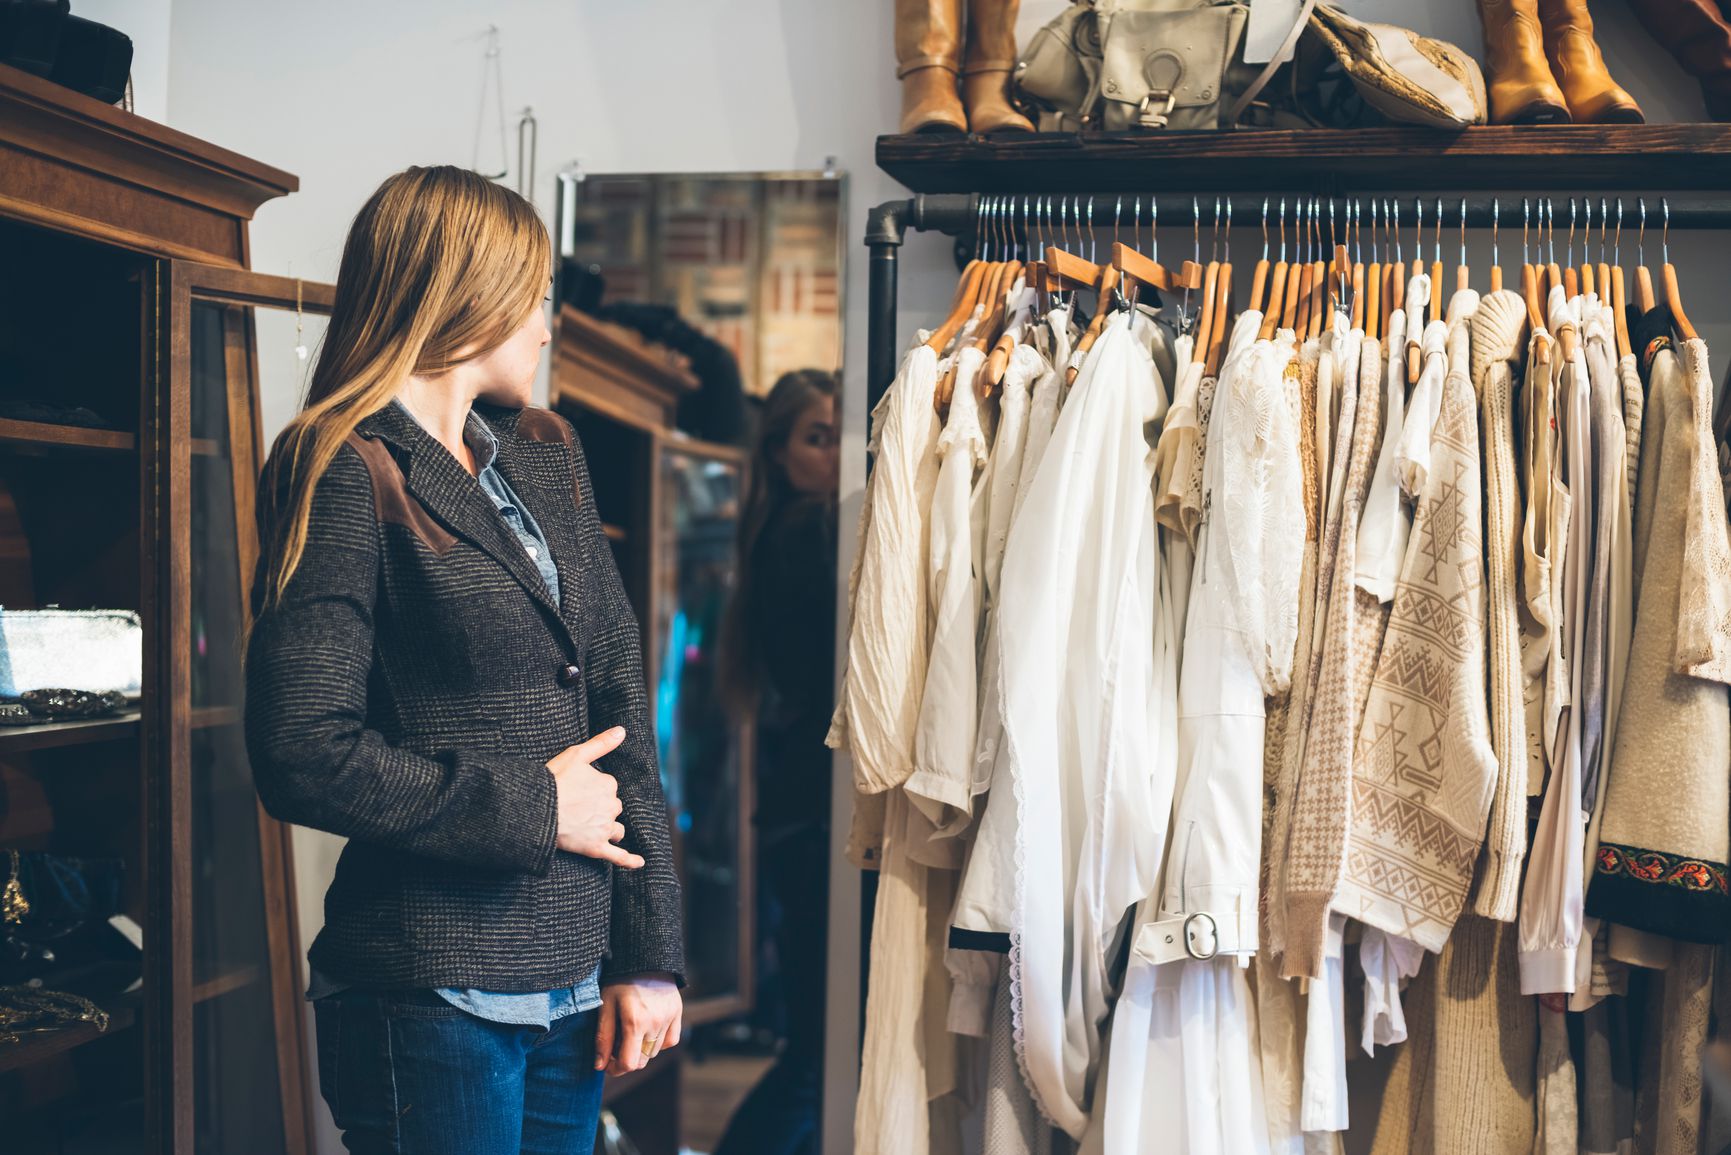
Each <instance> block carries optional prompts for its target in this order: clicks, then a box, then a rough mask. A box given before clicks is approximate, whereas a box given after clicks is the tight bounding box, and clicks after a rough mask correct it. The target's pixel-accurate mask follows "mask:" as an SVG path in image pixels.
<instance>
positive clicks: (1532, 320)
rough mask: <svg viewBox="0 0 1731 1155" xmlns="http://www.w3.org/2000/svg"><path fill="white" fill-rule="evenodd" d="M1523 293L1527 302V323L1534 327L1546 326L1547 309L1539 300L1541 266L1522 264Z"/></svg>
mask: <svg viewBox="0 0 1731 1155" xmlns="http://www.w3.org/2000/svg"><path fill="white" fill-rule="evenodd" d="M1521 295H1522V296H1523V297H1525V298H1526V302H1527V323H1528V324H1529V325H1531V326H1532V327H1533V328H1534V329H1543V328H1544V327H1545V309H1544V306H1543V305H1542V304H1540V302H1539V267H1538V266H1537V265H1522V266H1521Z"/></svg>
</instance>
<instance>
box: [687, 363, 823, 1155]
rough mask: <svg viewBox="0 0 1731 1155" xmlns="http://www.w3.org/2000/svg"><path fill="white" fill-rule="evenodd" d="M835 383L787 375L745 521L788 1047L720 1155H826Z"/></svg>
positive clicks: (743, 600)
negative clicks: (823, 1098)
mask: <svg viewBox="0 0 1731 1155" xmlns="http://www.w3.org/2000/svg"><path fill="white" fill-rule="evenodd" d="M838 393H839V389H838V385H837V382H836V378H835V375H834V374H833V373H828V372H822V371H819V370H815V369H802V370H799V371H797V372H793V373H788V374H786V375H785V376H783V377H782V378H781V380H779V381H777V382H776V384H775V388H774V389H773V390H772V391H771V392H770V394H769V399H768V401H767V402H766V403H765V404H764V408H763V413H762V417H761V420H760V433H759V436H758V444H757V452H756V455H755V457H754V459H753V461H752V466H751V497H750V500H749V501H748V502H747V505H746V509H745V516H744V518H743V519H742V521H741V523H740V579H739V592H738V594H737V595H736V597H735V599H734V603H733V606H732V607H731V610H730V613H729V618H728V629H727V644H726V645H725V646H724V654H725V659H724V661H725V665H726V668H727V674H728V676H727V681H726V688H727V692H728V694H729V696H730V698H731V699H732V701H733V702H734V704H735V706H736V708H738V709H741V710H749V711H755V715H756V718H757V724H758V729H757V748H758V758H757V779H756V797H757V814H756V827H757V879H758V883H757V885H758V887H759V889H760V890H761V891H762V892H763V893H764V894H765V896H766V897H767V898H768V899H769V900H770V902H769V903H768V904H767V905H769V906H771V907H772V908H773V909H772V911H771V926H772V929H771V933H770V936H769V937H770V941H771V942H772V943H773V946H774V954H775V964H776V966H775V969H776V972H777V974H778V976H779V980H780V984H779V985H780V991H781V997H782V1000H783V1003H784V1010H785V1018H786V1030H785V1035H786V1038H785V1048H784V1049H783V1051H782V1053H781V1056H780V1058H779V1059H778V1060H777V1061H776V1064H775V1066H774V1067H773V1068H772V1069H771V1070H770V1072H769V1073H768V1074H767V1075H765V1076H764V1077H763V1080H762V1081H761V1082H759V1083H758V1085H757V1086H756V1087H755V1088H754V1089H753V1090H752V1092H751V1094H750V1095H749V1096H748V1097H747V1098H746V1100H745V1102H744V1103H742V1104H741V1105H740V1108H739V1110H738V1111H737V1112H736V1113H735V1114H734V1116H733V1119H732V1121H731V1122H730V1123H729V1124H728V1128H727V1134H726V1135H725V1136H724V1137H723V1138H722V1141H721V1145H720V1147H718V1148H717V1149H716V1155H800V1153H802V1152H816V1151H817V1130H818V1122H819V1107H820V1102H819V1096H820V1092H821V1090H822V1086H823V1074H822V1062H823V1016H824V961H825V959H824V947H825V937H826V934H827V931H826V927H827V924H828V920H827V913H828V909H829V903H828V899H829V802H830V753H829V751H828V750H827V749H826V748H825V747H824V744H823V739H824V733H825V731H826V730H827V729H828V728H829V718H830V713H831V711H832V710H833V709H834V699H835V688H834V684H835V669H834V666H835V591H836V569H835V547H836V540H835V532H836V530H835V507H836V487H837V483H838V480H839V477H840V465H839V462H840V457H839V450H838V445H837V436H836V431H837V425H836V422H837V417H838V415H837V412H836V405H837V396H838Z"/></svg>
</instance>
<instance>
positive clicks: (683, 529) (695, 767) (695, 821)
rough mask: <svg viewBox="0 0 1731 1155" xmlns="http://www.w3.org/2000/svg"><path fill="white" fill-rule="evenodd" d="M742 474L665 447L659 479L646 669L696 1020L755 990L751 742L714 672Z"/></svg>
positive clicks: (733, 572) (714, 453)
mask: <svg viewBox="0 0 1731 1155" xmlns="http://www.w3.org/2000/svg"><path fill="white" fill-rule="evenodd" d="M745 469H746V466H745V460H744V456H743V454H741V453H739V452H738V451H737V450H733V449H728V448H724V447H721V446H708V445H702V444H698V443H691V442H678V441H667V442H663V443H662V446H661V451H660V465H659V471H658V475H657V479H656V494H655V502H656V506H657V510H656V533H655V544H654V561H653V567H652V568H653V570H654V573H655V577H654V583H655V587H656V588H655V590H654V592H653V596H652V599H651V600H652V602H653V604H654V606H655V621H654V623H653V627H654V628H653V630H652V631H651V639H652V652H651V654H650V670H651V677H652V678H653V680H654V685H653V687H652V690H653V698H654V704H655V729H656V738H657V745H658V747H659V753H660V756H661V774H662V785H663V788H664V789H665V790H666V793H667V804H668V808H669V810H670V812H671V815H672V826H673V839H674V849H675V853H676V855H677V857H678V866H679V872H680V877H681V881H682V883H683V885H684V888H685V951H686V981H687V987H688V989H687V992H686V997H687V999H688V1000H689V1002H688V1006H687V1014H686V1017H687V1020H688V1021H690V1022H693V1023H699V1022H705V1021H709V1020H711V1019H714V1018H720V1017H724V1016H726V1015H729V1014H734V1013H737V1012H738V1011H740V1010H743V1009H745V1005H746V1002H747V995H748V993H749V991H750V990H751V975H750V971H751V942H752V933H751V928H752V890H751V879H750V863H751V847H750V820H751V809H750V805H749V801H748V795H747V791H748V790H749V785H750V782H749V779H750V776H749V774H748V773H747V767H748V766H749V765H750V763H749V761H748V759H749V757H750V733H749V727H748V726H747V725H745V724H743V723H741V722H739V721H736V720H735V719H734V718H733V717H732V716H731V715H730V714H729V713H728V711H727V710H726V708H725V707H724V706H723V704H722V700H721V697H720V694H719V686H718V678H719V676H720V671H719V668H718V663H717V657H718V651H719V646H720V641H721V624H722V620H723V617H724V615H725V613H726V610H727V604H728V601H729V600H730V599H731V598H732V596H733V591H734V587H735V585H736V584H737V578H738V545H737V540H738V533H739V519H740V515H741V508H740V507H741V502H742V501H743V499H744V496H745V480H746V479H745Z"/></svg>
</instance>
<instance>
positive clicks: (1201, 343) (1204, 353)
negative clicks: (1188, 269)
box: [1191, 261, 1220, 366]
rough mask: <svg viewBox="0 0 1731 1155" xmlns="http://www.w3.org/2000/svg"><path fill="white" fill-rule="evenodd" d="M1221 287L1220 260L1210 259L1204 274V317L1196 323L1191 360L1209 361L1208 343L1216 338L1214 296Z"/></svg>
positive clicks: (1200, 362) (1197, 361)
mask: <svg viewBox="0 0 1731 1155" xmlns="http://www.w3.org/2000/svg"><path fill="white" fill-rule="evenodd" d="M1219 288H1220V262H1219V261H1209V262H1208V267H1207V269H1206V270H1205V271H1204V272H1203V275H1202V319H1201V320H1200V321H1198V322H1197V324H1196V347H1195V350H1194V352H1193V353H1192V354H1191V360H1192V361H1194V362H1196V363H1198V364H1201V365H1204V366H1205V365H1207V363H1208V343H1209V342H1210V341H1211V340H1213V338H1214V297H1215V293H1216V291H1217V290H1218V289H1219Z"/></svg>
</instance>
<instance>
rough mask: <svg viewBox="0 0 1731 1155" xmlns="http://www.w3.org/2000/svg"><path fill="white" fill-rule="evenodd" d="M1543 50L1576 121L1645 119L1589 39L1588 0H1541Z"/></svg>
mask: <svg viewBox="0 0 1731 1155" xmlns="http://www.w3.org/2000/svg"><path fill="white" fill-rule="evenodd" d="M1539 17H1540V19H1541V20H1542V21H1543V22H1544V25H1545V55H1546V56H1548V57H1549V58H1550V61H1551V72H1552V73H1554V74H1555V75H1556V78H1557V84H1558V86H1559V87H1561V88H1562V90H1563V97H1564V98H1565V99H1566V100H1567V101H1568V102H1569V115H1570V116H1571V117H1573V118H1574V121H1575V123H1576V124H1643V123H1645V122H1646V119H1647V118H1646V117H1644V116H1642V115H1641V109H1640V106H1639V105H1637V104H1636V103H1635V98H1634V97H1632V96H1630V95H1629V94H1628V93H1627V92H1624V91H1623V90H1622V89H1621V88H1620V87H1618V85H1617V82H1616V81H1614V80H1612V79H1611V74H1610V73H1609V72H1608V71H1606V69H1605V58H1604V57H1603V56H1601V55H1600V54H1599V46H1598V44H1597V43H1596V42H1595V41H1594V40H1593V17H1592V15H1591V14H1590V13H1589V12H1588V11H1587V0H1539Z"/></svg>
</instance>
